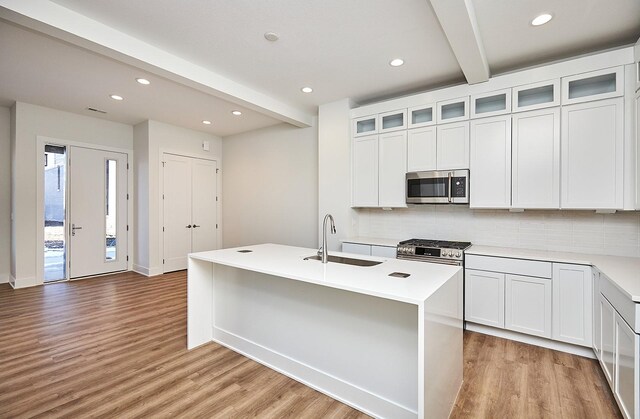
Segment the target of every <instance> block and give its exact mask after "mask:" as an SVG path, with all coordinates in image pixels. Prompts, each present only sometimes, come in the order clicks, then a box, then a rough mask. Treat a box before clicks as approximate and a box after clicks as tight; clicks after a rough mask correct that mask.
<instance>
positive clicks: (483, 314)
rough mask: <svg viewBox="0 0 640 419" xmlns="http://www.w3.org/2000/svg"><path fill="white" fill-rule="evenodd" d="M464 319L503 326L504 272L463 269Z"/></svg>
mask: <svg viewBox="0 0 640 419" xmlns="http://www.w3.org/2000/svg"><path fill="white" fill-rule="evenodd" d="M464 281H465V285H464V292H465V294H464V295H465V304H464V308H465V316H464V319H465V320H467V321H470V322H474V323H480V324H485V325H487V326H493V327H499V328H504V281H505V274H501V273H496V272H485V271H475V270H472V269H466V270H465V278H464Z"/></svg>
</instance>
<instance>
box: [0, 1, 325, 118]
mask: <svg viewBox="0 0 640 419" xmlns="http://www.w3.org/2000/svg"><path fill="white" fill-rule="evenodd" d="M0 18H2V19H5V20H7V21H9V22H13V23H15V24H18V25H20V26H24V27H27V28H29V29H32V30H35V31H37V32H41V33H44V34H46V35H49V36H51V37H54V38H57V39H60V40H62V41H65V42H68V43H71V44H73V45H76V46H79V47H82V48H85V49H88V50H90V51H93V52H95V53H98V54H101V55H104V56H107V57H109V58H112V59H115V60H117V61H120V62H123V63H126V64H129V65H132V66H134V67H138V68H140V69H142V70H145V71H147V72H150V73H152V74H155V75H158V76H161V77H164V78H167V79H169V80H171V81H174V82H177V83H180V84H183V85H185V86H189V87H191V88H194V89H196V90H199V91H201V92H204V93H207V94H210V95H212V96H215V97H218V98H220V99H223V100H226V101H228V102H231V103H234V104H236V105H239V106H243V107H245V108H247V109H251V110H254V111H256V112H260V113H262V114H264V115H267V116H270V117H272V118H275V119H278V120H280V121H283V122H287V123H290V124H292V125H295V126H298V127H309V126H311V125H312V124H313V117H314V116H313V115H310V114H309V113H308V112H306V111H303V110H301V109H298V108H296V107H294V106H291V105H289V104H287V103H284V102H281V101H279V100H278V99H275V98H273V97H271V96H268V95H266V94H264V93H262V92H259V91H257V90H254V89H252V88H250V87H247V86H245V85H242V84H240V83H237V82H235V81H233V80H231V79H229V78H226V77H224V76H222V75H220V74H217V73H215V72H213V71H211V70H209V69H207V68H204V67H202V66H199V65H196V64H194V63H191V62H189V61H187V60H185V59H183V58H180V57H178V56H176V55H173V54H170V53H168V52H166V51H164V50H162V49H160V48H158V47H155V46H153V45H150V44H147V43H146V42H143V41H141V40H139V39H138V38H134V37H132V36H130V35H127V34H126V33H123V32H120V31H118V30H116V29H113V28H112V27H110V26H107V25H105V24H103V23H100V22H98V21H96V20H93V19H90V18H88V17H86V16H84V15H82V14H79V13H76V12H74V11H72V10H69V9H67V8H65V7H62V6H60V5H58V4H56V3H53V2H51V1H49V0H29V1H24V0H0Z"/></svg>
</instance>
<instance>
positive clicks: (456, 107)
mask: <svg viewBox="0 0 640 419" xmlns="http://www.w3.org/2000/svg"><path fill="white" fill-rule="evenodd" d="M464 115H465V109H464V102H456V103H450V104H448V105H443V106H442V109H441V116H442V119H443V120H444V119H452V118H460V117H463V116H464Z"/></svg>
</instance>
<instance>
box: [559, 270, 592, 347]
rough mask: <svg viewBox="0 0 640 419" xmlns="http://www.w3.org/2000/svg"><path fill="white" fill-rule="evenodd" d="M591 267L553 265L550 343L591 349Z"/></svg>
mask: <svg viewBox="0 0 640 419" xmlns="http://www.w3.org/2000/svg"><path fill="white" fill-rule="evenodd" d="M592 281H593V279H592V278H591V267H590V266H584V265H567V264H563V263H554V264H553V339H555V340H560V341H563V342H568V343H573V344H576V345H582V346H588V347H591V344H592V333H593V325H592V321H593V319H592V309H593V307H592V304H593V295H592V294H591V293H592V289H591V286H592Z"/></svg>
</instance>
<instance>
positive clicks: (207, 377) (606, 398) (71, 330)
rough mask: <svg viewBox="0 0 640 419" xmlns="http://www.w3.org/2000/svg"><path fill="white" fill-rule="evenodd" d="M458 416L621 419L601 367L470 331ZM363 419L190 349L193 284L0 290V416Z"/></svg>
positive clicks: (143, 281)
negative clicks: (189, 301)
mask: <svg viewBox="0 0 640 419" xmlns="http://www.w3.org/2000/svg"><path fill="white" fill-rule="evenodd" d="M464 374H465V383H464V386H463V388H462V391H461V394H460V396H459V398H458V401H457V404H456V407H455V410H454V412H453V414H452V417H454V418H507V417H508V418H520V417H522V418H524V417H549V418H561V417H564V418H574V417H575V418H617V417H620V415H619V412H618V409H617V407H616V405H615V402H614V401H613V398H612V396H611V393H610V392H609V390H608V387H607V385H606V382H605V379H604V376H603V375H602V373H601V371H600V369H599V367H598V365H597V363H596V362H595V361H593V360H589V359H585V358H580V357H576V356H571V355H567V354H563V353H559V352H555V351H550V350H547V349H542V348H537V347H533V346H529V345H525V344H520V343H516V342H511V341H506V340H503V339H499V338H494V337H489V336H484V335H480V334H476V333H470V332H467V333H465V372H464ZM27 417H65V418H76V417H82V418H84V417H104V418H108V417H117V418H156V417H158V418H163V417H172V418H174V417H175V418H196V417H206V418H246V417H260V418H360V417H367V416H366V415H363V414H362V413H360V412H358V411H356V410H354V409H352V408H350V407H348V406H346V405H344V404H342V403H340V402H337V401H335V400H333V399H331V398H329V397H327V396H325V395H323V394H321V393H319V392H317V391H315V390H312V389H310V388H308V387H306V386H304V385H302V384H300V383H298V382H296V381H294V380H291V379H289V378H287V377H285V376H283V375H281V374H279V373H276V372H274V371H272V370H270V369H268V368H266V367H263V366H261V365H260V364H258V363H256V362H254V361H251V360H249V359H247V358H244V357H243V356H241V355H238V354H236V353H234V352H233V351H230V350H228V349H226V348H223V347H221V346H219V345H217V344H214V343H211V344H207V345H204V346H202V347H200V348H198V349H195V350H193V351H187V350H186V274H185V272H177V273H173V274H168V275H163V276H160V277H155V278H145V277H143V276H140V275H137V274H134V273H125V274H118V275H111V276H107V277H102V278H95V279H87V280H83V281H76V282H71V283H59V284H52V285H47V286H43V287H36V288H29V289H22V290H13V289H12V288H11V287H10V286H9V285H7V284H2V285H0V418H27Z"/></svg>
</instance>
